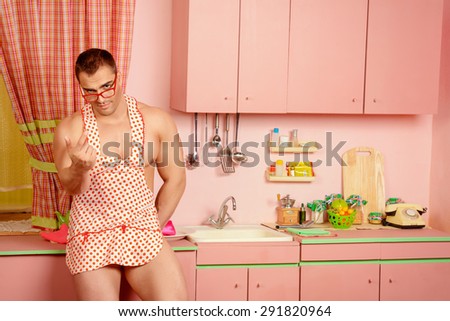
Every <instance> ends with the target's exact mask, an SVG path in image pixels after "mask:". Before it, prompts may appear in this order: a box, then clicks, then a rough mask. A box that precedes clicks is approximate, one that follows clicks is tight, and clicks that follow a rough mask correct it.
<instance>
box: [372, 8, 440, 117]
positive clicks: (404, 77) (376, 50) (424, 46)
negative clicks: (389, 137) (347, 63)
mask: <svg viewBox="0 0 450 321" xmlns="http://www.w3.org/2000/svg"><path fill="white" fill-rule="evenodd" d="M442 17H443V0H397V1H392V0H371V1H370V2H369V16H368V19H369V25H368V39H367V66H366V97H365V108H364V113H366V114H431V113H436V112H437V108H438V96H439V73H440V58H441V55H440V53H441V34H442Z"/></svg>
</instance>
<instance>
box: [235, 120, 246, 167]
mask: <svg viewBox="0 0 450 321" xmlns="http://www.w3.org/2000/svg"><path fill="white" fill-rule="evenodd" d="M238 130H239V113H237V114H236V128H235V140H234V143H235V145H234V147H233V154H232V159H233V162H234V163H235V164H240V163H245V162H246V161H247V156H245V154H244V153H242V152H241V151H239V147H238V146H239V143H238Z"/></svg>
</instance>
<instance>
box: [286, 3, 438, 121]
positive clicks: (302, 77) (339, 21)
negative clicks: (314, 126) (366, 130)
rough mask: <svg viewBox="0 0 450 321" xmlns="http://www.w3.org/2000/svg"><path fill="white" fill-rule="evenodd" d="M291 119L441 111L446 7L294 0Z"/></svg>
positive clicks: (291, 34) (289, 89) (292, 16)
mask: <svg viewBox="0 0 450 321" xmlns="http://www.w3.org/2000/svg"><path fill="white" fill-rule="evenodd" d="M291 6H292V7H291V31H290V52H289V81H288V105H287V112H288V113H341V114H348V113H352V114H353V113H365V114H431V113H435V112H436V111H437V106H438V90H439V68H440V51H441V32H442V15H443V1H442V0H431V1H430V0H413V1H410V0H397V1H392V0H371V1H360V0H343V1H333V0H292V5H291Z"/></svg>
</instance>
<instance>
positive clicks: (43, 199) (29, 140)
mask: <svg viewBox="0 0 450 321" xmlns="http://www.w3.org/2000/svg"><path fill="white" fill-rule="evenodd" d="M134 9H135V0H109V1H108V0H64V1H54V0H0V18H1V22H0V28H1V30H0V42H1V48H0V68H1V72H2V74H3V77H4V78H5V82H6V86H7V89H8V93H9V95H10V99H11V102H12V106H13V111H14V116H15V119H16V122H17V124H18V126H19V128H20V130H21V132H22V135H23V138H24V140H25V143H26V146H27V149H28V151H29V153H30V156H31V161H30V163H31V166H32V172H33V173H32V177H33V211H32V221H33V225H35V226H39V227H45V228H56V227H57V225H56V215H55V213H56V211H59V212H61V213H63V214H65V213H66V212H67V211H68V210H69V208H70V203H71V198H70V196H69V195H67V194H66V193H65V192H64V191H63V189H62V187H61V184H60V182H59V180H58V177H57V175H56V168H55V165H54V163H53V155H52V142H53V134H54V131H55V127H56V125H57V124H58V122H59V121H60V120H61V119H63V118H64V117H67V116H69V115H71V114H72V113H74V112H75V111H76V110H78V109H80V108H81V106H82V105H83V101H82V97H81V95H80V92H79V89H78V83H77V81H76V78H75V75H74V64H75V60H76V58H77V56H78V55H79V54H80V53H81V52H82V51H84V50H86V49H88V48H92V47H96V48H103V49H106V50H109V51H110V52H111V53H112V54H113V55H114V57H115V58H116V60H117V64H118V68H119V70H120V72H122V74H123V75H124V76H125V77H124V82H123V83H124V85H123V86H124V89H125V85H126V81H125V80H126V75H127V71H128V66H129V62H130V55H131V42H132V34H133V18H134Z"/></svg>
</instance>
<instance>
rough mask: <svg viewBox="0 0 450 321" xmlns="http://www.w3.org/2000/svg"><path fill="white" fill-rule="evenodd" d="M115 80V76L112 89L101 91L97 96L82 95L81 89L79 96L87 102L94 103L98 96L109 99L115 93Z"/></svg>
mask: <svg viewBox="0 0 450 321" xmlns="http://www.w3.org/2000/svg"><path fill="white" fill-rule="evenodd" d="M116 79H117V74H116V75H115V77H114V82H113V83H112V87H111V88H108V89H106V90H104V91H102V92H101V93H99V94H84V92H83V89H82V88H81V87H80V90H81V95H82V96H83V98H84V99H86V101H88V102H93V101H96V100H97V99H98V97H99V96H102V97H103V98H110V97H112V96H114V95H115V93H116Z"/></svg>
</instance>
